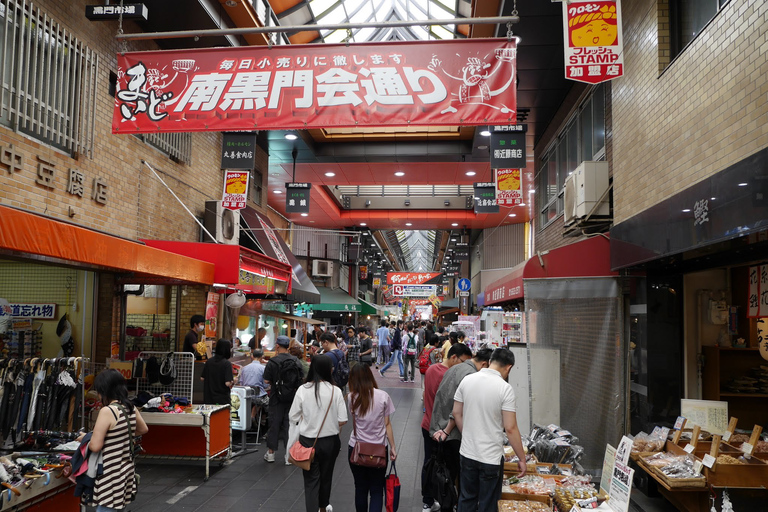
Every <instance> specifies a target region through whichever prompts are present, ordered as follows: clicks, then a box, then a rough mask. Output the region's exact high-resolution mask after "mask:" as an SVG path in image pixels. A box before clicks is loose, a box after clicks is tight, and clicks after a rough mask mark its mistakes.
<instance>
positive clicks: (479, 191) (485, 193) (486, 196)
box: [475, 183, 499, 213]
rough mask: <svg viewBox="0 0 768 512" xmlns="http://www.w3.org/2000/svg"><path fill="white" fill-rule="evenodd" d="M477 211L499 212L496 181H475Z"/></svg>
mask: <svg viewBox="0 0 768 512" xmlns="http://www.w3.org/2000/svg"><path fill="white" fill-rule="evenodd" d="M475 213H499V205H498V204H496V184H495V183H475Z"/></svg>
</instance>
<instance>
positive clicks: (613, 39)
mask: <svg viewBox="0 0 768 512" xmlns="http://www.w3.org/2000/svg"><path fill="white" fill-rule="evenodd" d="M563 21H564V23H563V40H564V42H565V77H566V78H568V79H570V80H575V81H577V82H586V83H588V84H599V83H600V82H606V81H608V80H613V79H614V78H618V77H620V76H622V75H623V74H624V46H623V38H622V34H621V4H620V2H619V0H608V1H606V0H600V1H590V0H570V1H564V2H563Z"/></svg>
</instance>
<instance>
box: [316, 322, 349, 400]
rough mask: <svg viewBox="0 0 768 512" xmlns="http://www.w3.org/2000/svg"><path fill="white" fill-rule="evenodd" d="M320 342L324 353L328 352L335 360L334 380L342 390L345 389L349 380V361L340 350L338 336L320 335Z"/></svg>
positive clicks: (332, 359)
mask: <svg viewBox="0 0 768 512" xmlns="http://www.w3.org/2000/svg"><path fill="white" fill-rule="evenodd" d="M320 344H321V345H322V347H323V354H326V355H327V356H328V357H330V358H331V361H333V373H332V374H331V375H332V376H333V381H334V382H335V383H336V385H337V386H339V387H340V388H341V390H342V391H344V390H345V388H346V386H347V382H349V363H348V362H347V358H346V357H345V356H344V353H343V352H342V351H341V350H339V347H338V345H337V342H336V336H334V335H333V334H330V333H325V334H323V335H322V336H320Z"/></svg>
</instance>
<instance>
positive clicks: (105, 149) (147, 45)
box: [0, 0, 268, 361]
mask: <svg viewBox="0 0 768 512" xmlns="http://www.w3.org/2000/svg"><path fill="white" fill-rule="evenodd" d="M88 3H93V2H87V1H86V0H71V1H68V2H61V1H60V0H40V1H38V2H35V8H37V9H40V10H41V12H43V13H45V14H46V15H48V16H49V17H50V18H53V19H54V20H55V21H56V22H58V23H60V24H61V25H62V26H63V27H65V28H66V29H67V30H68V31H71V32H72V35H73V36H74V37H77V38H78V39H79V40H80V41H81V42H82V43H84V44H85V45H86V46H88V47H89V48H91V49H92V50H94V51H95V52H97V53H98V58H99V62H98V74H97V77H98V81H97V88H96V97H95V125H94V135H95V142H94V150H93V158H89V157H87V156H82V155H80V156H77V157H75V158H73V157H71V156H70V155H68V154H66V153H64V152H62V151H60V150H58V149H54V148H53V147H50V146H47V145H46V144H44V143H41V142H38V141H36V140H34V139H32V138H30V137H27V136H25V135H21V134H19V133H15V132H13V131H12V130H11V129H9V128H7V127H5V126H0V145H2V146H4V147H7V145H8V144H13V146H14V148H15V149H16V151H17V152H18V153H19V154H21V155H23V158H24V165H23V168H22V169H21V170H20V171H19V172H15V173H9V172H8V171H6V169H5V167H4V166H0V204H2V205H7V206H13V207H18V208H23V209H25V210H28V211H31V212H35V213H43V214H45V215H48V216H50V217H53V218H56V219H61V220H66V221H70V222H74V223H76V224H78V225H81V226H84V227H87V228H91V229H96V230H100V231H103V232H106V233H109V234H113V235H116V236H120V237H124V238H127V239H132V240H137V239H141V238H151V239H163V240H181V241H197V240H198V236H199V227H198V225H197V224H196V223H195V221H194V219H193V218H192V217H191V216H190V215H189V214H187V213H186V211H185V210H184V208H183V207H182V206H181V205H180V204H179V203H178V202H177V201H176V199H174V198H173V196H172V195H171V193H170V192H169V191H168V190H167V189H166V187H165V186H164V185H163V184H162V183H161V182H160V181H159V180H158V179H157V178H156V177H155V176H154V175H153V174H152V173H151V171H150V170H149V169H148V168H147V167H146V166H144V165H142V163H141V160H146V161H147V162H148V163H149V164H150V165H152V166H153V167H154V168H155V169H156V170H157V172H158V174H159V175H160V176H161V177H162V179H163V180H164V181H165V183H166V185H167V186H168V187H169V188H170V189H171V190H173V192H174V193H175V194H176V195H177V196H179V197H180V198H181V199H182V201H183V202H184V203H185V204H186V206H187V207H188V208H189V209H190V210H191V211H192V213H193V214H195V215H196V216H200V217H202V215H203V211H204V207H205V201H206V200H215V199H220V197H221V196H220V194H221V190H222V173H221V169H220V160H219V159H220V154H221V153H220V151H221V134H220V133H195V134H193V135H192V158H191V163H190V164H184V163H176V162H174V161H172V160H171V159H170V158H169V157H168V156H167V155H165V154H164V153H162V152H161V151H159V150H157V149H155V148H154V147H152V146H150V145H148V144H146V143H144V142H143V141H141V140H140V139H138V138H137V137H134V136H131V135H113V134H112V132H111V124H112V112H113V106H114V98H113V97H112V96H110V94H109V74H110V72H114V71H115V70H116V54H117V52H118V51H120V49H121V44H118V43H117V42H116V41H115V34H116V32H117V28H118V24H117V22H116V21H114V22H112V21H107V22H92V21H89V20H87V19H86V18H85V15H84V13H85V6H86V4H88ZM124 25H125V31H126V32H129V33H130V32H141V29H140V28H139V27H138V26H136V25H135V24H133V23H132V22H130V21H128V20H126V21H125V22H124ZM156 49H158V47H157V45H156V44H155V43H154V42H152V41H134V42H129V43H128V51H138V50H156ZM39 159H44V160H46V161H48V162H51V163H52V164H53V165H54V169H55V171H54V172H55V174H54V180H53V185H54V188H53V189H52V190H51V189H48V188H43V187H41V186H40V185H37V184H36V183H35V180H36V178H37V166H38V160H39ZM70 168H76V169H78V170H80V171H81V172H82V173H83V174H84V176H85V180H84V184H85V191H84V192H85V193H84V196H83V197H82V198H81V197H78V196H75V195H71V194H69V193H68V192H67V191H66V186H67V179H68V176H69V170H70ZM257 168H258V169H259V170H260V171H261V172H262V174H263V196H262V205H263V206H262V207H260V208H259V207H257V208H258V209H259V210H261V211H266V210H267V208H266V199H267V187H266V184H267V179H268V155H267V154H266V152H264V151H263V150H261V149H258V150H257ZM97 177H101V178H103V179H104V180H105V181H106V183H107V203H106V205H101V204H98V203H96V202H95V201H93V200H92V199H91V190H92V188H91V185H92V180H93V179H94V178H97ZM251 206H254V207H256V206H255V204H253V203H252V204H251ZM71 213H73V214H74V216H70V214H71ZM100 276H101V278H100V284H99V298H98V306H97V314H98V317H97V325H98V329H97V334H96V339H97V340H98V341H97V343H95V345H96V348H95V354H94V357H95V358H96V360H97V361H101V360H103V359H104V358H105V357H108V356H109V351H110V347H109V342H110V341H111V340H113V339H117V337H119V319H120V299H119V298H117V297H116V296H115V295H114V284H115V276H114V275H111V274H107V273H102V274H100ZM206 291H207V289H206V288H205V287H192V286H189V287H187V292H188V293H187V295H186V296H184V297H183V298H182V307H183V308H184V310H183V311H182V312H180V324H181V325H180V332H181V333H182V336H181V337H183V334H184V333H186V329H187V327H188V322H189V317H190V316H191V315H192V314H195V313H199V314H203V313H204V312H205V293H206ZM177 338H178V336H177Z"/></svg>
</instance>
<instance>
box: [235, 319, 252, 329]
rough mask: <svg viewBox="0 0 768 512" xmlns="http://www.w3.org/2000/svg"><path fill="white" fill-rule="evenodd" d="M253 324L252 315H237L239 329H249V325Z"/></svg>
mask: <svg viewBox="0 0 768 512" xmlns="http://www.w3.org/2000/svg"><path fill="white" fill-rule="evenodd" d="M250 324H251V317H249V316H239V317H237V329H238V330H239V331H245V330H247V329H248V326H249V325H250Z"/></svg>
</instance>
